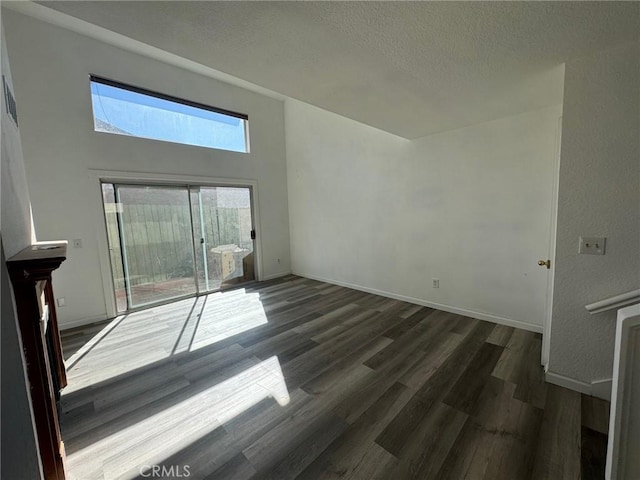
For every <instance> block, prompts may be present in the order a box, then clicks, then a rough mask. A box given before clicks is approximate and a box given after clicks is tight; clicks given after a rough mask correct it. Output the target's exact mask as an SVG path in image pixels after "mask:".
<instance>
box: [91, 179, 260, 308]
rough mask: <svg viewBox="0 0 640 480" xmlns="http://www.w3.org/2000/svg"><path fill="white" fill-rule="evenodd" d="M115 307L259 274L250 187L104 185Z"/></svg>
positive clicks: (164, 299)
mask: <svg viewBox="0 0 640 480" xmlns="http://www.w3.org/2000/svg"><path fill="white" fill-rule="evenodd" d="M102 193H103V200H104V207H105V218H106V225H107V238H108V242H109V251H110V258H111V266H112V274H113V281H114V287H115V295H116V304H117V309H118V312H123V311H127V310H131V309H135V308H140V307H143V306H146V305H152V304H156V303H162V302H167V301H169V300H173V299H176V298H181V297H186V296H192V295H196V294H198V293H207V292H212V291H216V290H220V289H222V288H225V287H228V286H233V285H237V284H241V283H244V282H249V281H252V280H254V263H253V262H254V258H253V250H254V248H253V242H254V235H253V226H252V225H253V218H252V212H251V190H250V189H249V188H248V187H209V186H191V185H184V186H172V185H127V184H113V183H104V184H103V186H102Z"/></svg>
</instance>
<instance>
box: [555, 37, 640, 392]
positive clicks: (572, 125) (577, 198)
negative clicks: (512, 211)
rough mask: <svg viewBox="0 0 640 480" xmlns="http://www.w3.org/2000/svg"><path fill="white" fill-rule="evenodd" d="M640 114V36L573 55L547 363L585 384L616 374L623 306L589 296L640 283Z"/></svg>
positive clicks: (568, 66)
mask: <svg viewBox="0 0 640 480" xmlns="http://www.w3.org/2000/svg"><path fill="white" fill-rule="evenodd" d="M639 117H640V46H639V45H638V44H628V45H623V46H620V47H618V48H615V49H612V50H607V51H603V52H599V53H597V54H595V55H593V56H590V57H587V58H581V59H576V60H573V61H570V62H567V64H566V71H565V93H564V113H563V125H562V153H561V160H560V184H559V201H558V232H557V244H556V275H555V285H554V305H553V321H552V325H551V338H550V340H551V350H550V359H549V371H550V372H552V373H554V374H559V375H563V376H566V377H569V378H572V379H576V380H579V381H582V382H585V383H587V384H591V383H593V382H596V381H599V380H603V379H610V378H611V372H612V365H613V342H614V334H615V319H616V313H615V311H613V312H608V313H601V314H597V315H590V314H589V313H587V311H586V310H585V308H584V306H585V305H586V304H589V303H592V302H595V301H597V300H602V299H604V298H607V297H609V296H612V295H617V294H619V293H624V292H627V291H629V290H635V289H636V288H638V287H639V286H640V218H639V217H640V208H639V207H640V146H639V132H640V124H639ZM580 235H586V236H604V237H607V246H606V254H605V255H604V256H592V255H578V237H579V236H580Z"/></svg>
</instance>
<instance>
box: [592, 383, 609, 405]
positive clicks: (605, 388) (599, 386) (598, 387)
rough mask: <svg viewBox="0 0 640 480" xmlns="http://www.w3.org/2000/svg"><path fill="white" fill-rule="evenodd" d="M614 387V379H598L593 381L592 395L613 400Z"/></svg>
mask: <svg viewBox="0 0 640 480" xmlns="http://www.w3.org/2000/svg"><path fill="white" fill-rule="evenodd" d="M612 387H613V379H612V378H607V379H605V380H596V381H595V382H591V395H593V396H594V397H598V398H602V399H604V400H608V401H611V388H612Z"/></svg>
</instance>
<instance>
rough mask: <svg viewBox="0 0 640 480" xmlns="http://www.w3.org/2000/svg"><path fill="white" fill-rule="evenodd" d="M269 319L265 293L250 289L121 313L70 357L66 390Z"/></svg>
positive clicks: (190, 349)
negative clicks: (125, 313)
mask: <svg viewBox="0 0 640 480" xmlns="http://www.w3.org/2000/svg"><path fill="white" fill-rule="evenodd" d="M266 323H267V316H266V314H265V311H264V308H263V307H262V303H261V302H260V296H259V295H258V294H257V293H251V292H247V291H246V290H245V289H237V290H232V291H228V292H218V293H212V294H209V295H206V296H201V297H197V298H191V299H187V300H181V301H178V302H174V303H171V304H167V305H162V306H159V307H154V308H150V309H146V310H142V311H139V312H133V313H130V314H128V315H124V316H120V317H117V318H115V319H114V320H113V321H112V322H111V323H110V324H108V325H107V326H106V327H105V329H104V330H103V331H101V332H100V333H99V334H98V335H96V336H95V337H94V338H93V339H91V340H90V341H89V342H88V343H87V344H86V345H84V346H83V347H82V348H81V349H80V350H79V351H78V352H76V353H75V354H74V355H73V356H72V357H70V358H69V359H68V360H67V361H66V362H65V364H66V366H67V378H68V380H69V384H68V386H67V387H66V388H65V389H64V390H63V392H62V394H63V396H64V395H68V394H70V393H73V392H76V391H78V390H81V389H83V388H87V387H89V386H91V385H95V384H98V383H100V382H104V381H107V380H111V379H115V378H116V377H118V376H121V375H126V374H131V373H132V372H133V371H135V370H137V369H141V368H146V367H151V366H152V365H153V364H154V363H156V362H161V361H163V360H166V359H168V358H170V357H171V356H172V355H178V354H187V353H188V352H193V351H195V350H198V349H201V348H204V347H208V346H210V345H214V344H215V343H217V342H220V341H222V340H224V339H227V338H230V337H233V336H234V335H238V334H240V333H243V332H246V331H249V330H251V329H253V328H256V327H258V326H260V325H264V324H266ZM114 358H118V359H119V360H118V362H115V363H114V362H113V359H114Z"/></svg>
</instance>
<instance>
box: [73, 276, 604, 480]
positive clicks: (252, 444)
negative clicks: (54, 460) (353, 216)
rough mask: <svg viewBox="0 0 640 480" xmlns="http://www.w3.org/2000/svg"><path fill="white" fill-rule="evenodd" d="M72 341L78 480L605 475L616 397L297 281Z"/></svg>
mask: <svg viewBox="0 0 640 480" xmlns="http://www.w3.org/2000/svg"><path fill="white" fill-rule="evenodd" d="M63 343H64V347H65V349H66V350H67V352H66V353H67V356H68V357H69V358H68V360H67V367H68V371H69V381H70V384H69V386H68V387H67V388H66V389H65V391H64V394H63V398H62V409H63V414H62V418H61V421H62V427H63V437H64V440H65V445H66V450H67V458H68V470H69V473H70V477H71V478H75V479H77V480H91V479H116V478H117V479H125V478H145V477H144V475H147V476H148V477H147V478H149V477H150V469H151V468H153V466H157V467H155V468H156V471H155V472H156V473H157V472H159V473H161V474H162V473H163V472H164V475H161V476H160V477H158V476H154V477H152V478H186V477H187V475H186V474H187V473H188V474H189V475H188V478H206V479H221V480H224V479H243V478H256V479H290V478H291V479H293V478H297V479H313V480H316V479H329V478H336V479H337V478H341V479H362V480H368V479H385V480H386V479H413V478H415V479H462V478H469V479H491V480H496V479H509V480H524V479H545V478H546V479H558V480H560V479H562V480H565V479H579V478H584V479H599V478H604V460H605V450H606V432H607V423H608V403H607V402H604V401H600V400H597V399H594V398H591V397H587V396H581V395H580V394H579V393H576V392H573V391H571V390H567V389H564V388H560V387H556V386H553V385H549V384H546V383H545V382H544V381H543V373H542V369H541V367H540V362H539V359H540V347H541V337H540V335H538V334H534V333H531V332H526V331H524V330H518V329H513V328H510V327H505V326H500V325H495V324H492V323H489V322H484V321H479V320H474V319H471V318H467V317H462V316H459V315H454V314H449V313H445V312H441V311H436V310H432V309H429V308H426V307H420V306H416V305H412V304H408V303H403V302H400V301H396V300H390V299H387V298H383V297H378V296H375V295H370V294H366V293H362V292H358V291H354V290H350V289H347V288H342V287H338V286H333V285H328V284H324V283H320V282H315V281H312V280H308V279H303V278H299V277H295V276H289V277H286V278H284V279H280V280H276V281H271V282H266V283H262V284H259V285H258V286H255V287H252V288H247V289H240V290H234V291H231V292H226V293H224V294H222V293H217V294H212V295H209V296H207V297H199V298H198V299H191V300H183V301H180V302H176V303H174V304H170V305H165V306H162V307H158V308H154V309H150V310H146V311H142V312H137V313H134V314H130V315H128V316H124V317H120V318H118V319H115V320H113V321H112V322H110V323H108V324H106V325H96V326H93V327H86V328H83V329H76V330H72V331H66V332H64V335H63ZM72 351H73V354H70V353H71V352H72Z"/></svg>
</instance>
